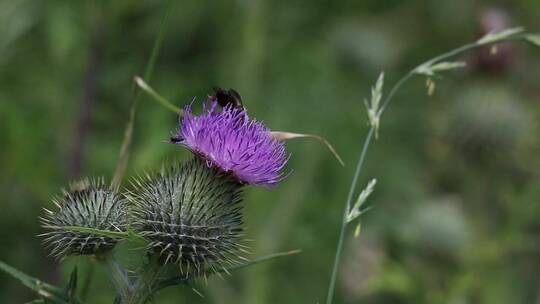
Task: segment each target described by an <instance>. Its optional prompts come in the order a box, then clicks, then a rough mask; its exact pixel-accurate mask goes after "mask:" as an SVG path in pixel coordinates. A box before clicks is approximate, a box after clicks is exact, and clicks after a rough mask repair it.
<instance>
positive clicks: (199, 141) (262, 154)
mask: <svg viewBox="0 0 540 304" xmlns="http://www.w3.org/2000/svg"><path fill="white" fill-rule="evenodd" d="M171 142H172V143H174V144H178V145H181V146H184V147H186V148H187V149H189V150H190V151H192V152H193V153H195V154H196V155H198V156H201V157H202V158H203V159H205V160H206V163H207V165H208V166H216V167H218V168H219V169H221V170H222V171H224V172H227V173H231V174H232V175H234V176H235V177H236V178H237V179H238V180H239V181H240V182H241V183H245V184H250V185H262V186H274V185H275V184H277V183H278V182H280V181H281V180H283V179H284V178H285V177H286V176H285V175H283V172H282V170H283V167H285V164H286V163H287V161H288V159H289V155H287V153H286V151H285V146H284V145H283V143H281V142H280V141H278V140H276V139H274V138H273V137H272V135H271V134H270V130H269V129H268V128H267V127H265V126H264V125H263V124H262V123H261V122H258V121H255V120H253V119H250V118H249V117H248V115H247V113H246V111H245V109H244V108H243V107H235V106H232V105H227V106H225V107H224V108H222V110H221V111H219V106H218V103H217V102H216V100H215V98H210V100H209V102H208V103H205V104H204V105H203V113H202V114H201V115H199V116H196V115H193V113H192V111H191V106H187V107H186V108H185V109H184V115H183V117H182V119H181V122H180V128H179V130H178V134H177V135H176V136H174V137H173V138H171Z"/></svg>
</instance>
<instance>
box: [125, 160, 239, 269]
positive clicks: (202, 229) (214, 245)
mask: <svg viewBox="0 0 540 304" xmlns="http://www.w3.org/2000/svg"><path fill="white" fill-rule="evenodd" d="M133 185H134V187H135V189H136V190H134V191H133V192H131V193H129V194H128V196H129V199H130V201H131V203H132V212H131V214H132V216H133V221H132V228H133V229H134V230H136V231H137V232H138V233H139V234H140V235H141V236H143V237H144V238H145V239H146V240H147V241H148V245H147V246H148V250H149V254H150V255H151V256H154V257H156V256H157V260H158V261H159V262H160V263H161V264H175V265H177V266H178V267H179V268H180V272H181V273H182V274H183V275H186V277H189V278H191V277H195V276H200V275H206V274H210V273H214V272H222V271H226V268H227V267H228V266H232V265H235V264H236V263H237V262H239V261H238V259H239V258H241V257H239V256H238V252H239V251H241V250H242V247H243V246H242V245H241V244H240V243H239V241H240V238H241V236H242V233H243V228H242V224H243V223H242V213H241V209H242V208H241V206H240V205H239V203H240V201H241V188H242V185H241V184H240V182H238V180H237V179H236V178H235V177H234V176H233V175H232V174H227V173H224V172H223V171H220V170H218V169H217V168H215V167H209V166H208V165H207V164H206V162H205V161H204V160H201V159H200V158H198V157H196V158H195V159H194V160H192V161H189V162H187V163H184V164H180V165H172V166H170V167H169V168H167V169H163V170H161V172H160V173H158V174H155V175H153V176H150V175H148V176H146V177H140V178H138V179H136V180H135V181H134V182H133Z"/></svg>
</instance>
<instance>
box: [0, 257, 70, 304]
mask: <svg viewBox="0 0 540 304" xmlns="http://www.w3.org/2000/svg"><path fill="white" fill-rule="evenodd" d="M0 270H1V271H3V272H5V273H6V274H9V275H10V276H12V277H13V278H15V279H17V280H18V281H19V282H21V283H22V284H23V285H24V286H26V287H28V288H30V289H32V290H33V291H35V292H36V293H37V294H38V295H39V296H40V297H42V298H44V299H48V300H49V301H50V302H53V303H66V304H67V303H69V299H68V298H67V296H66V294H65V293H64V290H63V289H61V288H59V287H56V286H53V285H50V284H47V283H44V282H42V281H41V280H39V279H37V278H34V277H31V276H29V275H27V274H25V273H23V272H22V271H20V270H18V269H16V268H13V267H11V266H9V265H8V264H6V263H4V262H2V261H0ZM38 303H39V302H38ZM72 303H79V302H77V301H73V302H72Z"/></svg>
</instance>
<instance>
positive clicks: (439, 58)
mask: <svg viewBox="0 0 540 304" xmlns="http://www.w3.org/2000/svg"><path fill="white" fill-rule="evenodd" d="M526 35H527V33H523V32H521V31H516V33H514V34H511V35H508V36H507V37H500V38H498V39H493V40H489V41H482V40H478V41H475V42H472V43H469V44H465V45H463V46H461V47H458V48H456V49H454V50H451V51H449V52H446V53H443V54H441V55H439V56H436V57H433V58H431V59H429V60H427V61H425V62H423V63H422V64H420V65H418V66H416V67H414V68H413V69H412V70H410V71H409V72H408V73H407V74H405V76H403V77H402V78H401V79H399V80H398V81H397V82H396V84H395V85H394V86H393V87H392V89H391V90H390V91H389V93H388V95H387V96H386V98H385V99H384V101H383V103H382V106H381V107H380V108H379V110H378V111H377V115H378V116H379V117H380V115H382V113H383V112H384V111H385V110H386V108H387V107H388V105H389V104H390V101H392V99H393V97H394V95H395V94H396V92H397V91H398V90H399V89H400V88H401V87H402V86H403V85H404V84H405V83H406V82H407V81H409V80H410V79H411V78H412V77H413V76H415V75H418V73H417V72H418V69H419V68H420V67H422V66H426V65H432V64H435V63H438V62H440V61H442V60H445V59H449V58H452V57H454V56H457V55H460V54H462V53H464V52H467V51H469V50H472V49H476V48H479V47H483V46H486V45H492V44H497V43H500V42H504V41H511V40H524V39H526ZM375 129H376V126H373V125H371V126H370V129H369V132H368V135H367V137H366V139H365V140H364V145H363V147H362V151H361V153H360V156H359V158H358V163H357V165H356V170H355V173H354V176H353V179H352V182H351V187H350V188H349V194H348V196H347V201H346V203H345V208H344V211H343V218H342V223H341V229H340V233H339V239H338V244H337V249H336V255H335V257H334V264H333V268H332V275H331V277H330V284H329V287H328V294H327V297H326V304H332V300H333V298H334V292H335V285H336V280H337V274H338V269H339V264H340V262H341V252H342V250H343V243H344V239H345V233H346V231H347V214H348V212H349V210H350V208H351V202H352V198H353V195H354V193H355V191H356V186H357V181H358V177H359V176H360V173H361V170H362V166H363V164H364V160H365V157H366V154H367V150H368V148H369V145H370V144H371V142H372V141H373V133H375V131H376V130H375Z"/></svg>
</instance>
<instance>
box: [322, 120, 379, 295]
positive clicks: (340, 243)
mask: <svg viewBox="0 0 540 304" xmlns="http://www.w3.org/2000/svg"><path fill="white" fill-rule="evenodd" d="M374 133H375V128H374V127H373V126H372V127H370V129H369V131H368V134H367V137H366V139H365V141H364V145H363V147H362V152H360V156H359V158H358V163H357V164H356V170H355V172H354V176H353V179H352V182H351V187H350V189H349V194H348V196H347V201H346V203H345V208H344V210H343V220H342V222H341V230H340V232H339V240H338V245H337V249H336V255H335V257H334V267H333V268H332V276H331V278H330V286H329V287H328V295H327V297H326V303H327V304H330V303H332V299H333V297H334V289H335V287H336V279H337V274H338V268H339V264H340V262H341V251H342V250H343V240H344V239H345V232H346V230H347V220H346V218H347V214H348V213H349V210H350V209H351V202H352V198H353V195H354V192H355V191H356V186H357V184H358V177H359V176H360V172H361V171H362V167H363V165H364V160H365V158H366V154H367V150H368V148H369V144H370V143H371V140H372V138H373V134H374Z"/></svg>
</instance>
